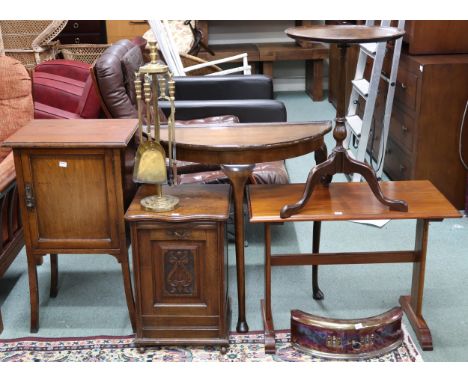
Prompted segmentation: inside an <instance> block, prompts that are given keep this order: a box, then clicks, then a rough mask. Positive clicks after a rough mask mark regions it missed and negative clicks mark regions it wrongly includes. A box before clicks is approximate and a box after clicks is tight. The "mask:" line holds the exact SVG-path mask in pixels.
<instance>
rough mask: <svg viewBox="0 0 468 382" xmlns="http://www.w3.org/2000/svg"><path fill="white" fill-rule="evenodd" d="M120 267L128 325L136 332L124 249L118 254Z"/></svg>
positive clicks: (125, 249) (130, 284) (128, 268)
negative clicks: (128, 318) (128, 317)
mask: <svg viewBox="0 0 468 382" xmlns="http://www.w3.org/2000/svg"><path fill="white" fill-rule="evenodd" d="M120 266H121V268H122V276H123V282H124V290H125V298H126V300H127V307H128V315H129V316H130V323H131V325H132V329H133V331H134V332H135V331H136V325H135V300H134V299H133V289H132V280H131V277H130V266H129V264H128V252H127V248H126V247H124V249H122V251H121V252H120Z"/></svg>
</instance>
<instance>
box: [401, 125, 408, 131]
mask: <svg viewBox="0 0 468 382" xmlns="http://www.w3.org/2000/svg"><path fill="white" fill-rule="evenodd" d="M401 131H403V132H404V133H406V132H407V131H408V128H407V127H406V126H405V125H401Z"/></svg>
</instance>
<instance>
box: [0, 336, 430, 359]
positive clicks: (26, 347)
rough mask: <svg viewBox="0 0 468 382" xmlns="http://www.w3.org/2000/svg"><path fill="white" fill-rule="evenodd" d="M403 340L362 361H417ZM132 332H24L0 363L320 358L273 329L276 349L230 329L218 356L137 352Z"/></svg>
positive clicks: (206, 349) (7, 344) (204, 351)
mask: <svg viewBox="0 0 468 382" xmlns="http://www.w3.org/2000/svg"><path fill="white" fill-rule="evenodd" d="M403 329H404V330H403V331H404V341H403V344H402V345H401V346H400V347H399V348H398V349H395V350H394V351H392V352H390V353H388V354H386V355H384V356H382V357H378V358H372V359H368V360H366V361H367V362H422V361H423V359H422V357H421V355H420V354H419V352H418V350H417V348H416V346H415V345H414V342H413V340H412V339H411V337H410V336H409V334H408V332H407V330H406V328H403ZM133 338H134V336H133V335H130V336H123V337H113V336H100V337H81V338H78V337H75V338H40V337H34V338H33V337H28V338H17V339H11V340H0V361H1V362H8V361H10V362H50V361H52V362H65V361H69V362H79V361H86V362H114V361H132V362H158V361H166V362H199V361H211V362H212V361H215V362H261V361H265V362H297V361H299V362H324V361H327V360H326V359H323V358H318V357H313V356H310V355H307V354H303V353H301V352H299V351H297V350H295V349H294V348H293V347H292V346H291V344H290V342H289V340H290V334H289V331H277V334H276V349H277V350H276V354H275V355H269V354H268V355H266V354H265V351H264V346H263V333H259V332H251V333H249V334H237V333H232V334H231V335H230V338H229V342H230V346H229V351H228V352H227V353H226V354H225V355H221V354H220V352H219V349H217V348H216V347H213V346H203V347H185V346H177V347H176V346H155V347H148V348H146V352H145V353H144V354H141V353H139V352H138V349H137V347H136V346H135V343H134V341H133Z"/></svg>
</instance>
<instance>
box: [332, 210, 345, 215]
mask: <svg viewBox="0 0 468 382" xmlns="http://www.w3.org/2000/svg"><path fill="white" fill-rule="evenodd" d="M334 214H335V215H343V212H341V211H335V212H334Z"/></svg>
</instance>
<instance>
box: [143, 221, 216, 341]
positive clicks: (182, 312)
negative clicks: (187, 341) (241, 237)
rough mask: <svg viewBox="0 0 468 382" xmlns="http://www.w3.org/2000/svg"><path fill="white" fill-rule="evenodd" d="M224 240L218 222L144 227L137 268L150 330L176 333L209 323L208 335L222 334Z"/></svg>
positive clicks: (144, 327) (144, 313) (144, 324)
mask: <svg viewBox="0 0 468 382" xmlns="http://www.w3.org/2000/svg"><path fill="white" fill-rule="evenodd" d="M218 244H219V243H218V225H217V224H216V223H207V224H200V225H189V226H188V225H187V224H183V226H180V225H168V226H167V225H166V226H164V228H161V227H158V228H157V229H138V244H137V246H138V250H137V251H138V260H136V261H135V263H136V264H135V266H136V267H138V270H139V277H140V280H139V282H137V283H138V284H139V285H138V286H137V288H139V304H140V309H141V316H142V324H143V329H144V330H145V329H151V330H161V332H160V333H159V334H158V336H159V337H164V336H166V335H167V336H168V337H171V336H174V331H177V330H196V329H197V328H200V327H205V328H206V330H205V331H204V333H203V335H204V336H205V337H206V336H210V335H213V336H217V335H218V329H217V326H218V325H219V315H220V303H221V301H220V300H221V298H220V296H221V295H222V294H221V293H220V290H221V289H222V288H223V287H224V285H223V284H224V283H223V274H224V269H223V258H224V253H223V252H221V253H219V251H218V249H219V245H218ZM210 327H211V328H212V329H213V333H212V334H210ZM164 328H166V329H168V331H167V333H165V332H164V330H163V329H164ZM182 328H185V329H182ZM171 329H172V330H171Z"/></svg>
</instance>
